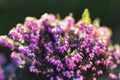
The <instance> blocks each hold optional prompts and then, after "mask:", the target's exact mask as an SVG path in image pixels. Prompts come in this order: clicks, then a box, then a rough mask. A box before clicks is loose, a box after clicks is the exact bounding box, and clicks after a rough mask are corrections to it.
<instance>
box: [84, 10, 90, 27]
mask: <svg viewBox="0 0 120 80" xmlns="http://www.w3.org/2000/svg"><path fill="white" fill-rule="evenodd" d="M82 22H83V23H84V24H86V25H89V24H91V18H90V15H89V11H88V9H85V10H84V12H83V14H82Z"/></svg>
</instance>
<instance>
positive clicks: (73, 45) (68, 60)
mask: <svg viewBox="0 0 120 80" xmlns="http://www.w3.org/2000/svg"><path fill="white" fill-rule="evenodd" d="M110 38H111V30H110V29H109V28H107V27H101V26H100V25H99V22H98V20H95V21H94V22H93V23H91V19H90V17H89V12H88V10H87V9H86V10H85V11H84V13H83V15H82V19H81V20H80V21H79V22H77V23H75V20H74V18H73V17H72V16H67V17H65V18H64V19H62V20H60V19H59V18H56V16H55V15H53V14H47V13H46V14H44V15H42V16H41V18H40V19H36V18H33V17H27V18H26V20H25V22H24V24H17V25H16V27H15V28H13V29H12V30H10V32H9V35H8V36H6V35H5V36H0V44H1V45H3V46H6V47H9V48H10V49H11V50H12V51H13V52H12V54H11V57H12V58H16V59H17V62H18V65H19V66H21V65H22V67H23V66H24V65H25V64H26V63H27V62H29V63H30V67H29V69H30V72H34V73H36V74H39V73H40V74H41V75H43V76H45V77H44V78H45V79H47V80H98V78H100V77H101V76H103V75H105V74H107V73H108V74H109V77H110V78H111V79H118V78H120V73H118V74H119V75H118V74H117V75H115V74H114V73H112V70H114V69H116V68H117V66H118V64H120V47H119V46H112V43H111V41H110Z"/></svg>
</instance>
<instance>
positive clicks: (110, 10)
mask: <svg viewBox="0 0 120 80" xmlns="http://www.w3.org/2000/svg"><path fill="white" fill-rule="evenodd" d="M85 8H88V9H89V11H90V14H91V18H92V20H93V19H95V18H96V17H99V18H100V19H101V25H106V26H108V27H110V28H111V29H112V31H113V36H112V40H113V42H114V43H120V32H119V31H120V0H0V35H2V34H7V33H8V32H9V30H10V29H11V28H12V27H14V26H15V25H16V24H17V23H23V22H24V19H25V17H27V16H33V17H36V18H40V16H41V15H42V14H44V13H53V14H58V13H59V14H60V15H61V17H62V18H63V17H65V16H67V15H68V14H69V13H71V12H72V13H73V14H74V15H73V16H74V17H75V19H76V21H77V20H79V19H80V18H81V14H82V12H83V10H84V9H85Z"/></svg>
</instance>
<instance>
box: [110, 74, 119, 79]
mask: <svg viewBox="0 0 120 80" xmlns="http://www.w3.org/2000/svg"><path fill="white" fill-rule="evenodd" d="M109 77H110V78H111V79H113V80H114V79H117V76H116V75H115V74H113V73H109Z"/></svg>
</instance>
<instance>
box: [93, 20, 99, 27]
mask: <svg viewBox="0 0 120 80" xmlns="http://www.w3.org/2000/svg"><path fill="white" fill-rule="evenodd" d="M93 26H95V27H100V19H99V18H96V19H95V20H94V21H93Z"/></svg>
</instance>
